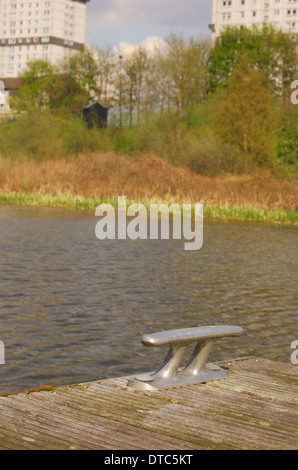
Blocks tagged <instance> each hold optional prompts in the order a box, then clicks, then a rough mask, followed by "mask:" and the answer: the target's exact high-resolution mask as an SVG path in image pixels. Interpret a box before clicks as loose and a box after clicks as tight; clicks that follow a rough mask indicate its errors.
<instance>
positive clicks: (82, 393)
mask: <svg viewBox="0 0 298 470" xmlns="http://www.w3.org/2000/svg"><path fill="white" fill-rule="evenodd" d="M221 365H222V366H224V367H225V366H226V367H228V368H229V371H228V373H227V377H226V378H224V379H221V380H219V381H216V382H212V383H211V382H210V383H207V384H200V385H190V386H186V387H180V388H176V389H172V390H163V391H158V392H140V391H135V390H133V389H130V388H128V387H127V378H119V379H110V380H103V381H98V382H91V383H85V384H79V385H71V386H66V387H59V388H55V389H54V390H52V391H41V392H34V393H22V394H17V395H10V396H6V397H0V449H1V450H5V449H9V450H12V449H16V450H25V449H28V450H29V449H33V450H42V449H44V450H48V449H49V450H54V449H57V450H64V449H66V450H67V449H74V450H75V449H82V450H85V449H98V450H100V449H108V450H197V449H198V450H203V449H272V450H273V449H283V450H286V449H297V448H298V367H297V366H293V365H290V364H282V363H277V362H272V361H268V360H264V359H256V358H244V359H239V360H236V361H232V362H231V363H226V364H223V363H222V364H221Z"/></svg>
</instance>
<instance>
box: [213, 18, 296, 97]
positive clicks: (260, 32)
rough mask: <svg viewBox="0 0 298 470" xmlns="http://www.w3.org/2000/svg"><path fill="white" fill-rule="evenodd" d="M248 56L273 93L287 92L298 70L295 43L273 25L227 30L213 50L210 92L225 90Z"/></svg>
mask: <svg viewBox="0 0 298 470" xmlns="http://www.w3.org/2000/svg"><path fill="white" fill-rule="evenodd" d="M243 54H245V55H246V58H247V60H248V63H249V64H250V66H251V67H252V68H253V69H254V70H259V71H262V72H263V73H264V75H265V77H266V80H267V83H268V84H269V85H270V87H271V90H272V91H273V92H274V93H281V92H284V91H285V90H286V88H287V86H288V85H289V84H290V83H291V82H292V80H293V77H294V74H295V70H297V50H296V42H295V40H294V39H292V38H291V36H290V35H289V34H286V33H284V32H282V31H280V30H276V29H275V28H274V27H273V26H272V25H265V26H263V27H262V28H258V27H257V26H253V27H252V28H245V27H243V28H228V29H226V30H225V31H224V32H223V33H222V35H221V36H220V38H219V41H218V42H217V44H216V45H215V46H214V47H213V48H212V50H211V54H210V60H209V68H208V75H209V90H210V91H211V92H213V91H215V90H216V89H217V88H220V87H226V86H227V83H228V80H229V78H230V76H231V74H232V71H233V70H234V68H235V67H236V66H237V65H238V63H239V60H240V58H241V57H242V56H243Z"/></svg>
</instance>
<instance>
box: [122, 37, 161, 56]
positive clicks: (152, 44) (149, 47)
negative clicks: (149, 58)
mask: <svg viewBox="0 0 298 470" xmlns="http://www.w3.org/2000/svg"><path fill="white" fill-rule="evenodd" d="M138 46H141V47H142V48H143V49H145V50H146V51H147V52H148V53H149V54H153V53H154V52H155V51H156V50H160V49H162V48H164V47H166V42H165V41H164V40H163V39H162V38H160V37H158V36H152V37H148V38H146V39H144V41H141V42H140V43H139V44H137V45H134V44H129V43H128V42H125V41H121V42H120V43H119V44H118V46H116V47H115V48H114V50H115V52H116V53H117V54H121V55H130V54H132V53H133V52H134V51H135V50H136V48H137V47H138Z"/></svg>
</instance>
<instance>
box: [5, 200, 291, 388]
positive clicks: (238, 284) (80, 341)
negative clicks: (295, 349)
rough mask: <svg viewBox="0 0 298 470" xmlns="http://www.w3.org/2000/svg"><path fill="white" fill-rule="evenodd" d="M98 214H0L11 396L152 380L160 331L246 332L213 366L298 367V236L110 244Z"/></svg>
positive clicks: (225, 232) (240, 232)
mask: <svg viewBox="0 0 298 470" xmlns="http://www.w3.org/2000/svg"><path fill="white" fill-rule="evenodd" d="M96 222H97V219H96V218H95V216H94V213H93V212H81V211H70V210H63V209H46V208H29V207H13V206H9V207H6V206H3V207H0V262H1V268H0V341H2V342H3V343H4V345H5V364H4V365H0V393H2V394H3V393H8V392H17V391H23V390H28V389H30V388H38V387H40V386H41V385H44V384H46V385H52V386H58V385H64V384H70V383H78V382H86V381H89V380H98V379H103V378H107V377H115V376H124V375H129V374H134V373H139V372H144V371H151V370H153V369H154V368H156V367H157V366H158V365H160V363H161V361H162V359H163V357H164V355H165V353H166V350H164V349H161V350H158V349H148V348H144V347H143V346H142V345H141V342H140V338H141V336H142V335H143V334H147V333H153V332H157V331H161V330H167V329H174V328H184V327H194V326H205V325H221V324H224V325H229V324H230V325H238V326H241V327H243V328H244V334H243V336H242V337H239V338H229V339H224V340H222V341H219V342H217V343H216V344H215V346H214V349H213V351H212V353H211V357H210V361H217V360H229V359H233V358H238V357H245V356H250V355H254V356H258V357H261V358H267V359H272V360H277V361H282V362H286V363H289V362H290V358H291V353H292V350H291V343H292V341H294V340H297V339H298V331H297V330H298V329H297V259H298V256H297V254H298V244H297V241H298V227H295V226H294V227H286V226H273V225H263V224H252V223H239V222H238V223H237V222H226V223H225V222H214V221H213V222H212V221H208V220H205V221H204V244H203V248H202V249H201V250H199V251H184V242H183V240H167V241H166V240H155V241H150V240H148V241H145V240H137V241H131V240H122V241H112V240H106V241H99V240H98V239H97V238H96V237H95V225H96Z"/></svg>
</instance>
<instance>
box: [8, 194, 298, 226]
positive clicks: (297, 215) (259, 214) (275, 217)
mask: <svg viewBox="0 0 298 470" xmlns="http://www.w3.org/2000/svg"><path fill="white" fill-rule="evenodd" d="M132 202H135V201H127V206H129V205H130V204H131V203H132ZM138 202H140V203H142V204H144V205H145V206H146V207H147V208H149V206H150V204H152V203H161V201H158V200H156V199H154V200H151V201H148V200H145V201H138ZM179 202H180V201H178V203H179ZM102 203H109V204H111V205H112V206H113V207H114V208H115V209H117V204H118V201H117V200H115V199H111V200H109V199H92V198H87V197H84V196H79V195H71V194H60V195H53V194H30V193H0V204H2V205H9V204H14V205H23V206H39V207H56V208H65V209H85V210H94V209H95V208H96V207H97V206H98V205H99V204H102ZM204 217H207V218H213V219H226V220H241V221H258V222H269V223H281V224H298V211H285V210H281V209H258V208H255V207H237V206H228V205H226V206H215V205H210V204H208V203H207V204H204Z"/></svg>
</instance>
